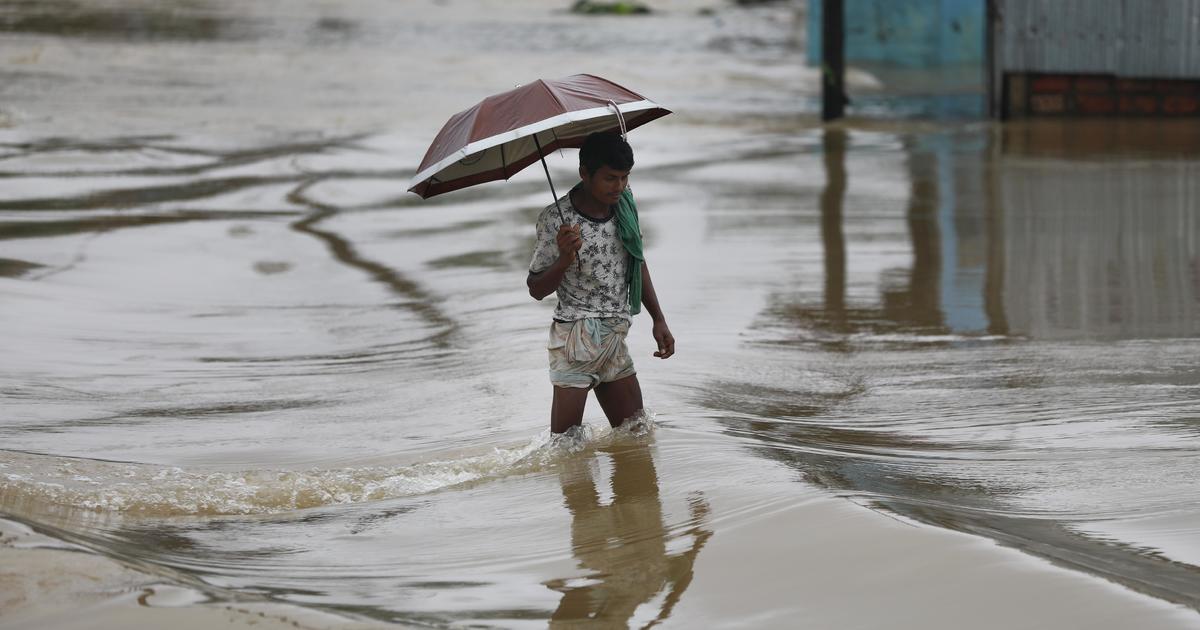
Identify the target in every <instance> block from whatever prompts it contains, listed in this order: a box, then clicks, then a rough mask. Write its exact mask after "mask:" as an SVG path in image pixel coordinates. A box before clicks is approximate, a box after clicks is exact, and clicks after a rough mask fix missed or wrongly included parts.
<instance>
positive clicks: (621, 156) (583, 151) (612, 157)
mask: <svg viewBox="0 0 1200 630" xmlns="http://www.w3.org/2000/svg"><path fill="white" fill-rule="evenodd" d="M579 165H580V166H582V167H583V168H584V169H585V170H587V172H588V175H595V174H596V171H598V170H600V167H601V166H607V167H609V168H611V169H613V170H614V171H629V170H633V147H631V146H629V143H628V142H625V141H624V140H622V139H621V134H618V133H613V132H608V131H597V132H595V133H592V134H589V135H588V137H587V139H586V140H584V141H583V146H582V147H579Z"/></svg>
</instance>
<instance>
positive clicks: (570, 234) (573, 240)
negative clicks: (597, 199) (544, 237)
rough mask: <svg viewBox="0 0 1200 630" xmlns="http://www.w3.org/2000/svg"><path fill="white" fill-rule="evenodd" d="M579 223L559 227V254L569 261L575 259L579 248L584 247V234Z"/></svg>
mask: <svg viewBox="0 0 1200 630" xmlns="http://www.w3.org/2000/svg"><path fill="white" fill-rule="evenodd" d="M580 230H581V227H580V226H578V225H564V226H562V227H560V228H558V238H557V240H558V255H559V257H560V258H564V259H566V260H567V261H574V260H575V256H576V254H577V252H579V248H580V247H583V234H582V232H581V231H580Z"/></svg>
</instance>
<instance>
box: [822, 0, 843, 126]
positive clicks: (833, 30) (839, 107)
mask: <svg viewBox="0 0 1200 630" xmlns="http://www.w3.org/2000/svg"><path fill="white" fill-rule="evenodd" d="M845 16H846V9H845V5H844V1H843V0H822V2H821V120H835V119H838V118H841V117H842V116H843V115H845V109H846V28H845V21H846V20H845Z"/></svg>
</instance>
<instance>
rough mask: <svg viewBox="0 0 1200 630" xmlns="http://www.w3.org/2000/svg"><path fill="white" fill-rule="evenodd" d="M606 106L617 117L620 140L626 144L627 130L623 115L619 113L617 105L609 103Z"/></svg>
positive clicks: (619, 109)
mask: <svg viewBox="0 0 1200 630" xmlns="http://www.w3.org/2000/svg"><path fill="white" fill-rule="evenodd" d="M608 106H609V107H611V108H612V110H613V112H614V113H615V114H616V115H617V125H618V126H619V127H621V139H622V140H624V141H625V142H626V143H628V142H629V129H627V128H626V127H625V114H622V113H621V108H620V107H617V104H616V103H614V102H613V101H609V102H608Z"/></svg>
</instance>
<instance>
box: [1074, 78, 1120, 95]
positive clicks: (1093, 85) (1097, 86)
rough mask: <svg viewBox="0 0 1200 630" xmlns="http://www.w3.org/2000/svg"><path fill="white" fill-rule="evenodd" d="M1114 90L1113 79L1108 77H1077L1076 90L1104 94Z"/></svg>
mask: <svg viewBox="0 0 1200 630" xmlns="http://www.w3.org/2000/svg"><path fill="white" fill-rule="evenodd" d="M1110 90H1112V81H1110V80H1109V79H1108V77H1075V91H1076V92H1086V93H1089V94H1103V93H1105V92H1109V91H1110Z"/></svg>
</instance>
